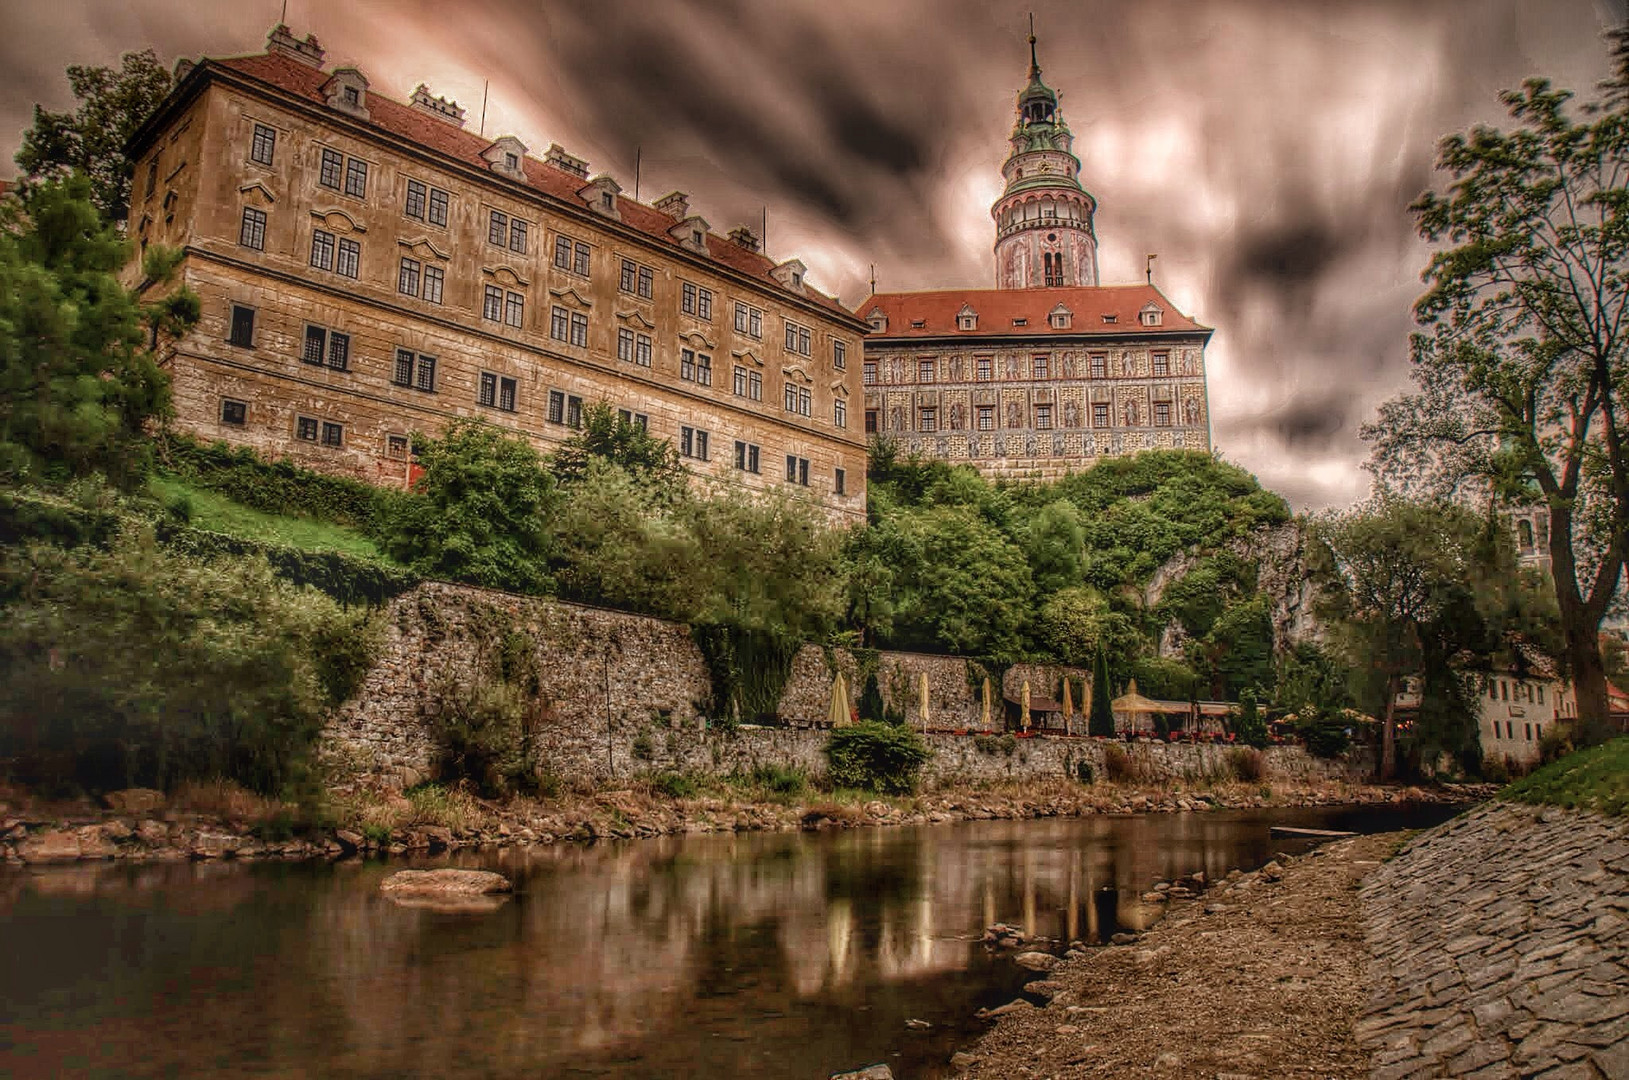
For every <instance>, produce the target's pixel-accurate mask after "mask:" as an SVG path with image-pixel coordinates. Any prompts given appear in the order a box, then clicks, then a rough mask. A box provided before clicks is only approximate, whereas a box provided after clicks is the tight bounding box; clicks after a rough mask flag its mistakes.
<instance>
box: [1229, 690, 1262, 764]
mask: <svg viewBox="0 0 1629 1080" xmlns="http://www.w3.org/2000/svg"><path fill="white" fill-rule="evenodd" d="M1233 735H1234V737H1235V738H1237V739H1238V740H1239V741H1240V742H1242V743H1244V744H1245V745H1246V746H1254V747H1256V748H1258V749H1260V748H1261V747H1263V746H1266V745H1267V721H1266V719H1265V718H1264V717H1263V716H1262V715H1261V707H1260V706H1259V705H1257V704H1256V692H1255V691H1254V690H1252V689H1250V688H1248V687H1246V688H1245V689H1244V690H1242V691H1240V692H1239V708H1238V711H1237V712H1236V713H1234V715H1233Z"/></svg>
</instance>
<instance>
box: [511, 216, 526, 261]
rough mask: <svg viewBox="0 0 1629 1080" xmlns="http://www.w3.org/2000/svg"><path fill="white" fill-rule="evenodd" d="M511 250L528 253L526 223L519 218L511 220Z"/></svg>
mask: <svg viewBox="0 0 1629 1080" xmlns="http://www.w3.org/2000/svg"><path fill="white" fill-rule="evenodd" d="M509 250H510V251H518V252H520V253H521V254H522V255H524V254H526V223H525V222H524V221H522V220H520V219H519V218H514V219H513V220H511V221H510V222H509Z"/></svg>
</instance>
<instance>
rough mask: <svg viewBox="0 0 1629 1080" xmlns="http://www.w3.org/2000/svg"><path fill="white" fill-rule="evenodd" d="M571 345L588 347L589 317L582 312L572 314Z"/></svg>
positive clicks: (581, 347)
mask: <svg viewBox="0 0 1629 1080" xmlns="http://www.w3.org/2000/svg"><path fill="white" fill-rule="evenodd" d="M510 295H511V296H512V295H514V294H513V293H511V294H510ZM571 343H572V344H573V345H575V346H577V347H578V348H580V349H586V348H587V347H588V316H587V315H584V314H583V313H582V312H580V311H573V312H572V313H571Z"/></svg>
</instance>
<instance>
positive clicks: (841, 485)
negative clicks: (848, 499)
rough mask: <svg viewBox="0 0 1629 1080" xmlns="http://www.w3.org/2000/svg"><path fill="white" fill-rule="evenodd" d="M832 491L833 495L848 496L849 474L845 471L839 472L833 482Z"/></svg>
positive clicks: (839, 470) (840, 470)
mask: <svg viewBox="0 0 1629 1080" xmlns="http://www.w3.org/2000/svg"><path fill="white" fill-rule="evenodd" d="M831 490H832V494H834V495H847V494H848V473H847V472H846V471H845V470H843V469H838V470H837V473H836V475H835V477H834V479H833V481H832V486H831Z"/></svg>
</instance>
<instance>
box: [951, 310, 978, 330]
mask: <svg viewBox="0 0 1629 1080" xmlns="http://www.w3.org/2000/svg"><path fill="white" fill-rule="evenodd" d="M978 328H979V313H978V312H976V311H974V310H973V309H972V307H970V306H969V305H967V304H963V305H962V309H961V310H960V311H958V312H957V313H956V329H958V330H977V329H978Z"/></svg>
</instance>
